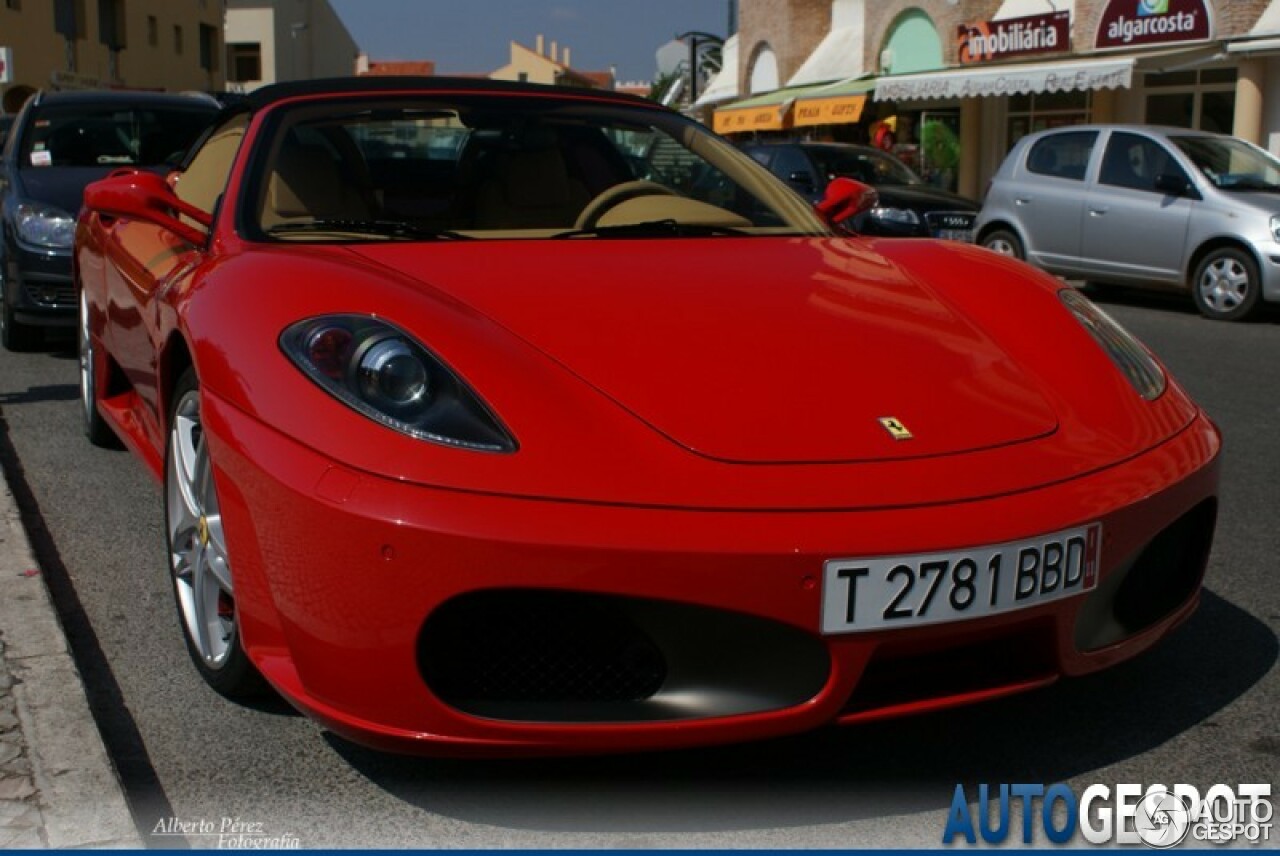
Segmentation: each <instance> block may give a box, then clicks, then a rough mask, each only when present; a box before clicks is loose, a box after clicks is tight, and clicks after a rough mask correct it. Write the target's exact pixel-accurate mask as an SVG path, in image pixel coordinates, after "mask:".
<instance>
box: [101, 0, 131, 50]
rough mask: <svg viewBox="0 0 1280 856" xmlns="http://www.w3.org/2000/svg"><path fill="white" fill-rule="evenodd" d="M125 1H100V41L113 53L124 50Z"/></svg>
mask: <svg viewBox="0 0 1280 856" xmlns="http://www.w3.org/2000/svg"><path fill="white" fill-rule="evenodd" d="M124 21H125V17H124V0H98V41H100V42H102V44H104V45H106V46H107V48H108V49H110V50H113V51H120V50H124V49H125V47H126V46H127V45H126V43H125V28H124Z"/></svg>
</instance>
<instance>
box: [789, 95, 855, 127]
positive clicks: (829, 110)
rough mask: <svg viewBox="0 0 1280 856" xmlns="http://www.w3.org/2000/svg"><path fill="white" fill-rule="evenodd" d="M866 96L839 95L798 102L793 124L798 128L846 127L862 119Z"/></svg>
mask: <svg viewBox="0 0 1280 856" xmlns="http://www.w3.org/2000/svg"><path fill="white" fill-rule="evenodd" d="M866 103H867V96H865V95H838V96H834V97H831V98H805V99H802V100H800V101H798V102H796V109H795V116H794V117H793V118H792V124H794V125H795V126H796V127H797V128H803V127H807V126H809V125H845V124H850V123H853V122H857V121H858V120H859V119H861V118H862V108H863V107H864V106H866Z"/></svg>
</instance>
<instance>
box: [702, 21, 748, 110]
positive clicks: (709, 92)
mask: <svg viewBox="0 0 1280 856" xmlns="http://www.w3.org/2000/svg"><path fill="white" fill-rule="evenodd" d="M737 97H738V37H737V36H736V35H733V36H730V37H729V38H727V39H725V42H724V46H723V47H721V48H720V73H719V74H717V75H716V76H715V77H713V78H711V82H710V83H708V84H707V88H706V89H705V90H704V91H703V92H702V94H701V95H699V96H698V100H697V101H696V102H694V104H695V106H697V107H710V106H712V105H713V104H723V103H724V102H726V101H732V100H733V99H735V98H737Z"/></svg>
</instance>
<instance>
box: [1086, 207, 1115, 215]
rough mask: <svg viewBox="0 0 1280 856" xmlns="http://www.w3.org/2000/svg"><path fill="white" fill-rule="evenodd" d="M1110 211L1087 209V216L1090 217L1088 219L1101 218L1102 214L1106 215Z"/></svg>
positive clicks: (1106, 209) (1108, 209)
mask: <svg viewBox="0 0 1280 856" xmlns="http://www.w3.org/2000/svg"><path fill="white" fill-rule="evenodd" d="M1110 210H1111V209H1110V208H1090V209H1089V216H1090V217H1101V216H1102V215H1103V214H1106V213H1107V212H1108V211H1110Z"/></svg>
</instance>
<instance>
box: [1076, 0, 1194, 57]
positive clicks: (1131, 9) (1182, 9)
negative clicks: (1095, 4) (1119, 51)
mask: <svg viewBox="0 0 1280 856" xmlns="http://www.w3.org/2000/svg"><path fill="white" fill-rule="evenodd" d="M1212 35H1213V25H1212V21H1211V19H1210V15H1209V8H1208V6H1207V4H1206V3H1205V0H1111V2H1110V3H1108V4H1107V8H1106V10H1105V11H1104V12H1103V13H1102V20H1101V21H1099V22H1098V35H1097V39H1096V40H1095V42H1094V44H1095V46H1096V47H1097V48H1098V49H1100V50H1101V49H1106V48H1127V47H1134V46H1136V45H1155V44H1165V43H1168V42H1197V41H1204V40H1205V39H1208V38H1210V37H1211V36H1212Z"/></svg>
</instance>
